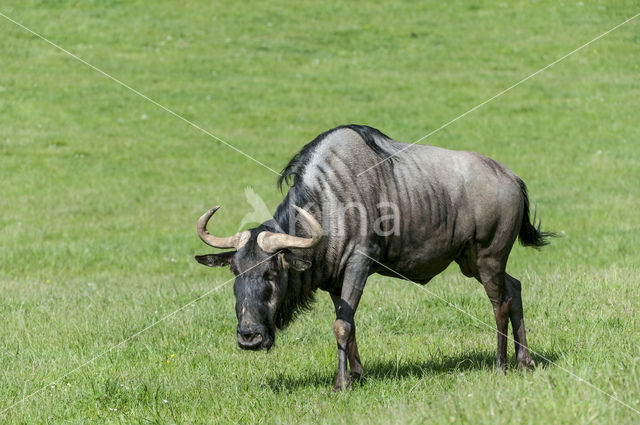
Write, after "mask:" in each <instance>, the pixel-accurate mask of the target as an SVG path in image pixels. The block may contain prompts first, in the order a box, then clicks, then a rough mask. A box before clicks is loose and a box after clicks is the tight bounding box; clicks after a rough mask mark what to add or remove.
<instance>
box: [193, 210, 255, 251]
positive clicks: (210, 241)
mask: <svg viewBox="0 0 640 425" xmlns="http://www.w3.org/2000/svg"><path fill="white" fill-rule="evenodd" d="M219 208H220V206H219V205H218V206H216V207H213V208H211V209H210V210H209V211H207V212H206V213H204V214H203V215H202V217H200V219H199V220H198V224H197V226H196V228H197V230H198V236H200V239H202V242H204V243H206V244H207V245H210V246H212V247H214V248H223V249H224V248H235V249H240V248H242V246H243V245H244V244H246V243H247V241H248V240H249V237H250V233H249V231H248V230H244V231H242V232H238V233H236V234H235V235H233V236H227V237H226V238H219V237H217V236H213V235H212V234H211V233H209V231H208V230H207V223H208V222H209V219H210V218H211V216H212V215H213V214H215V212H216V211H218V209H219Z"/></svg>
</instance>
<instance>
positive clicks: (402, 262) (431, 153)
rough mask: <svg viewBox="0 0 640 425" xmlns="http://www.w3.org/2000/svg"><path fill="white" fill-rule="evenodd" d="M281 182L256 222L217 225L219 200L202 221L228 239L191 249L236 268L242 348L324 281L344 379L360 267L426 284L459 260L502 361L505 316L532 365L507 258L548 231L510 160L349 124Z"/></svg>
mask: <svg viewBox="0 0 640 425" xmlns="http://www.w3.org/2000/svg"><path fill="white" fill-rule="evenodd" d="M384 159H386V160H385V161H383V162H380V161H382V160H384ZM374 165H376V166H374ZM370 167H372V168H370ZM359 174H360V175H359ZM283 183H286V185H287V186H289V190H288V192H287V195H286V197H285V198H284V200H283V201H282V203H281V204H280V205H279V206H278V208H277V209H276V212H275V214H274V217H273V219H271V220H269V221H266V222H264V223H262V224H261V225H260V226H258V227H256V228H253V229H249V230H244V231H241V232H239V233H237V234H235V235H233V236H229V237H217V236H213V235H212V234H210V233H209V232H208V231H207V223H208V221H209V219H210V218H211V216H212V215H213V214H214V213H215V212H216V210H217V209H218V207H216V208H213V209H211V210H210V211H208V212H207V213H205V214H204V215H203V216H202V217H201V218H200V220H199V221H198V224H197V229H198V234H199V236H200V238H201V239H202V240H203V241H204V242H205V243H207V244H208V245H211V246H213V247H216V248H235V250H234V251H228V252H223V253H218V254H209V255H202V256H196V260H197V261H198V262H200V263H202V264H204V265H207V266H212V267H215V266H227V265H228V266H230V267H231V271H232V272H233V273H234V274H235V275H236V280H235V284H234V293H235V296H236V315H237V318H238V327H237V341H238V344H239V346H240V347H241V348H243V349H250V350H256V349H260V348H267V349H268V348H270V347H271V346H272V345H273V343H274V338H275V330H276V329H281V328H283V327H285V326H287V325H288V324H289V323H290V322H291V320H292V319H293V318H294V317H295V316H296V315H297V314H298V313H299V312H301V311H303V310H305V309H308V308H309V307H310V304H311V302H312V301H313V297H314V294H315V292H316V290H317V289H322V290H324V291H326V292H328V293H329V295H330V296H331V299H332V300H333V303H334V306H335V312H336V320H335V322H334V324H333V331H334V333H335V337H336V340H337V342H338V375H337V378H336V383H335V387H334V389H335V390H341V389H343V388H345V387H346V386H348V385H349V384H350V382H351V376H350V374H349V372H348V369H347V362H348V363H349V366H350V368H351V373H352V374H353V375H354V378H355V377H358V376H360V374H361V373H362V365H361V363H360V357H359V353H358V346H357V343H356V332H355V331H356V327H355V322H354V315H355V312H356V309H357V307H358V302H359V301H360V296H361V295H362V291H363V290H364V286H365V283H366V281H367V277H368V276H369V275H371V274H373V273H379V274H382V275H387V276H395V277H402V278H405V279H410V280H412V281H414V282H418V283H420V284H425V283H427V282H428V281H429V280H430V279H432V278H433V277H434V276H436V275H437V274H439V273H440V272H442V271H443V270H444V269H445V268H446V267H447V266H448V265H449V264H450V263H451V262H452V261H455V262H456V263H458V265H459V266H460V270H461V271H462V273H463V274H464V275H465V276H468V277H474V278H476V279H477V280H478V281H479V282H480V283H481V284H482V285H483V286H484V289H485V290H486V293H487V295H488V296H489V300H490V301H491V304H492V306H493V312H494V315H495V320H496V324H497V328H498V355H497V365H498V367H500V368H502V369H503V370H504V371H505V372H506V355H507V327H508V321H509V319H510V320H511V324H512V326H513V332H514V339H515V341H516V344H515V345H516V357H517V361H518V366H519V367H520V368H528V367H530V366H532V365H533V361H532V360H531V357H530V355H529V350H528V348H527V338H526V333H525V328H524V320H523V313H522V299H521V295H520V282H519V281H518V280H517V279H515V278H514V277H512V276H510V275H508V274H507V273H506V272H505V268H506V265H507V259H508V257H509V253H510V251H511V248H512V246H513V244H514V242H515V240H516V238H518V237H519V238H520V242H521V243H522V244H523V245H526V246H533V247H541V246H543V245H545V244H546V243H547V242H546V240H545V239H546V237H548V236H550V235H551V234H549V233H543V232H541V231H540V226H539V225H538V226H537V227H536V226H535V218H534V220H533V222H534V223H533V224H532V222H531V220H530V218H529V200H528V198H527V190H526V186H525V184H524V183H523V181H522V180H521V179H520V178H519V177H518V176H516V175H515V174H514V173H513V172H512V171H510V170H509V169H508V168H506V167H505V166H503V165H501V164H499V163H498V162H496V161H494V160H492V159H490V158H487V157H486V156H483V155H480V154H477V153H473V152H465V151H451V150H447V149H442V148H437V147H433V146H423V145H408V144H405V143H401V142H397V141H394V140H392V139H390V138H389V137H387V136H386V135H384V134H383V133H381V132H380V131H378V130H376V129H373V128H371V127H366V126H359V125H347V126H341V127H338V128H335V129H332V130H329V131H327V132H326V133H323V134H321V135H319V136H318V137H317V138H316V139H315V140H313V141H312V142H311V143H309V144H307V145H306V146H305V147H304V148H302V150H301V151H300V152H299V153H298V154H296V155H295V156H294V157H293V159H291V161H290V162H289V164H288V165H287V166H286V167H285V169H284V170H283V173H282V177H281V178H280V180H279V184H280V187H282V184H283ZM300 207H302V208H300Z"/></svg>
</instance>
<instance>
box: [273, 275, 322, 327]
mask: <svg viewBox="0 0 640 425" xmlns="http://www.w3.org/2000/svg"><path fill="white" fill-rule="evenodd" d="M291 273H298V272H295V271H292V272H291ZM292 284H293V285H292ZM315 294H316V292H315V288H313V287H310V286H309V285H305V282H304V280H303V279H301V278H300V277H299V276H296V277H295V278H293V279H289V287H288V288H287V295H286V296H285V297H284V299H283V301H282V304H281V305H280V306H279V307H278V310H277V311H276V315H275V317H274V322H275V325H276V328H278V329H284V328H286V327H287V326H289V324H290V323H291V322H293V320H294V319H295V318H296V317H298V316H299V315H300V314H301V313H304V312H306V311H309V310H311V307H312V305H313V303H314V302H315Z"/></svg>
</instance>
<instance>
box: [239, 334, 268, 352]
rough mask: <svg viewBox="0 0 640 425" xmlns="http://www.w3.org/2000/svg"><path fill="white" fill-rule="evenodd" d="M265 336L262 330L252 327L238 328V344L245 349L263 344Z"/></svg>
mask: <svg viewBox="0 0 640 425" xmlns="http://www.w3.org/2000/svg"><path fill="white" fill-rule="evenodd" d="M262 340H263V336H262V334H261V333H260V332H256V331H254V330H250V329H238V345H240V348H244V349H249V350H251V349H256V348H259V347H260V344H262Z"/></svg>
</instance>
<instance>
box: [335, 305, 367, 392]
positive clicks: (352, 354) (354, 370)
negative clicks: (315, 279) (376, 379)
mask: <svg viewBox="0 0 640 425" xmlns="http://www.w3.org/2000/svg"><path fill="white" fill-rule="evenodd" d="M340 299H341V298H340V295H333V294H331V301H333V306H334V307H335V309H336V315H337V314H338V306H339V305H340ZM334 325H335V324H334ZM334 333H336V332H335V327H334ZM351 335H352V338H351V340H349V342H348V343H347V359H348V360H349V370H350V372H351V374H350V376H352V378H353V379H358V378H360V376H362V363H361V362H360V353H359V352H358V343H357V342H356V330H355V324H354V325H352V329H351ZM337 338H338V337H337V335H336V339H337ZM338 361H340V360H339V359H338Z"/></svg>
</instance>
